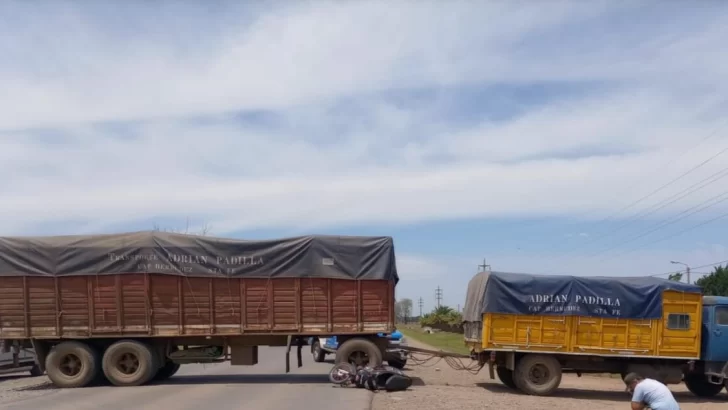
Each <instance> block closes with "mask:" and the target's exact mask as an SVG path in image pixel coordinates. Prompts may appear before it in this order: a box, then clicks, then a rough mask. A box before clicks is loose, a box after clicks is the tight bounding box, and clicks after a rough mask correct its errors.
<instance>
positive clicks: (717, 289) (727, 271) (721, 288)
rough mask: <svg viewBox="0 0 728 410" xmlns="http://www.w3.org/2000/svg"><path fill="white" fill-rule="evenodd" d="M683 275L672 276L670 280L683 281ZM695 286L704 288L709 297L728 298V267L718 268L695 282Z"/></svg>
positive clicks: (674, 274)
mask: <svg viewBox="0 0 728 410" xmlns="http://www.w3.org/2000/svg"><path fill="white" fill-rule="evenodd" d="M682 278H683V274H682V273H680V272H677V273H673V274H671V275H670V276H669V277H668V279H670V280H674V281H676V282H680V281H682ZM695 284H696V285H698V286H700V287H701V288H703V293H704V294H705V295H708V296H728V265H725V266H722V265H719V266H716V267H714V268H713V272H710V273H709V274H707V275H705V276H703V277H702V278H700V279H698V280H696V281H695Z"/></svg>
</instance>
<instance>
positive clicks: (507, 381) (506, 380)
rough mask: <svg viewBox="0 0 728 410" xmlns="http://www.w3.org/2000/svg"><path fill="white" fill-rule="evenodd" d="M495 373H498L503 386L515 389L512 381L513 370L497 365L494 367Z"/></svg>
mask: <svg viewBox="0 0 728 410" xmlns="http://www.w3.org/2000/svg"><path fill="white" fill-rule="evenodd" d="M495 373H496V374H497V375H498V378H499V379H500V381H501V383H503V385H504V386H506V387H509V388H511V389H517V388H518V387H516V383H514V382H513V370H511V369H509V368H507V367H503V366H498V367H496V368H495Z"/></svg>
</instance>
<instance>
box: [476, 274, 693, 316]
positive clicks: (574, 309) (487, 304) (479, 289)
mask: <svg viewBox="0 0 728 410" xmlns="http://www.w3.org/2000/svg"><path fill="white" fill-rule="evenodd" d="M665 290H675V291H679V292H687V293H701V288H700V287H699V286H695V285H688V284H685V283H680V282H675V281H670V280H667V279H661V278H655V277H649V276H643V277H595V276H591V277H587V276H550V275H532V274H525V273H503V272H482V273H479V274H478V275H476V276H475V277H474V278H473V280H471V282H470V286H469V288H468V293H467V299H466V302H465V310H464V312H463V320H465V321H476V320H482V319H480V318H478V317H479V316H482V314H483V313H510V314H521V315H557V316H564V315H574V316H592V317H604V318H624V319H657V318H661V317H662V292H663V291H665Z"/></svg>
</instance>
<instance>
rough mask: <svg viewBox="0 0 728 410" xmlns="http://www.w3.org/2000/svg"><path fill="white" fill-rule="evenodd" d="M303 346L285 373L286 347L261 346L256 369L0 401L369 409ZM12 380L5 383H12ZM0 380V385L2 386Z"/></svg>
mask: <svg viewBox="0 0 728 410" xmlns="http://www.w3.org/2000/svg"><path fill="white" fill-rule="evenodd" d="M306 352H307V349H306V347H304V355H303V367H301V368H297V367H296V354H295V348H294V349H292V352H291V372H290V373H288V374H285V349H284V348H278V347H261V348H260V351H259V360H258V364H257V365H255V366H230V365H229V364H228V363H222V364H215V365H196V364H190V365H184V366H182V368H181V369H180V371H179V372H178V373H177V374H176V375H175V376H174V377H172V378H171V379H169V380H167V381H165V382H163V383H159V384H155V385H148V386H140V387H113V386H101V387H88V388H82V389H57V388H54V387H51V386H49V385H47V384H46V385H45V386H41V387H40V388H34V389H32V390H30V391H23V392H22V393H20V394H17V395H16V394H13V395H10V396H7V397H4V398H0V408H2V409H5V410H37V409H54V410H87V409H88V410H91V409H94V410H97V409H103V410H121V409H134V410H146V409H149V410H151V409H155V410H156V409H164V410H184V409H190V410H192V409H194V410H200V409H203V410H208V409H209V410H216V409H226V410H228V409H230V410H233V409H250V410H266V409H271V410H272V409H275V410H286V409H298V410H305V409H315V410H329V409H331V410H334V409H336V410H342V409H346V410H368V409H369V408H370V407H371V401H372V393H371V392H369V391H367V390H364V389H357V388H354V387H348V388H342V387H338V386H334V385H332V384H331V383H329V381H328V371H329V370H330V369H331V366H332V363H331V362H328V363H315V362H313V360H312V359H311V354H310V353H309V354H306ZM16 382H17V381H10V382H6V383H16ZM3 383H4V382H3V378H2V377H0V386H1V385H2V384H3Z"/></svg>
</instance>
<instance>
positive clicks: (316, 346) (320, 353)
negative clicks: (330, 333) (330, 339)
mask: <svg viewBox="0 0 728 410" xmlns="http://www.w3.org/2000/svg"><path fill="white" fill-rule="evenodd" d="M311 355H313V361H314V362H316V363H321V362H323V361H324V360H326V351H325V350H324V349H322V348H321V342H319V341H318V340H316V341H315V342H313V344H312V345H311Z"/></svg>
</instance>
